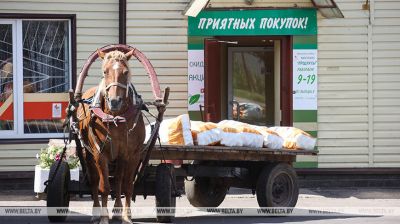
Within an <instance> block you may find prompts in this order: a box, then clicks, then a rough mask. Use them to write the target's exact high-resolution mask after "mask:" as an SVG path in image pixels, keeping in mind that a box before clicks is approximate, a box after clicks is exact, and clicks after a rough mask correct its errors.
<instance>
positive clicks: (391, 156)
mask: <svg viewBox="0 0 400 224" xmlns="http://www.w3.org/2000/svg"><path fill="white" fill-rule="evenodd" d="M374 6H375V7H374V8H375V10H374V14H373V26H372V34H373V36H372V49H373V60H372V65H373V81H374V82H373V123H374V126H373V138H374V142H373V143H374V156H373V165H374V166H375V167H391V166H395V167H399V166H400V1H395V0H392V1H390V0H379V1H377V0H375V5H374Z"/></svg>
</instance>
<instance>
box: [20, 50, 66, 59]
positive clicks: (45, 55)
mask: <svg viewBox="0 0 400 224" xmlns="http://www.w3.org/2000/svg"><path fill="white" fill-rule="evenodd" d="M23 50H24V51H30V52H32V53H34V54H39V55H42V56H44V57H47V58H51V59H54V60H57V61H60V62H64V60H61V59H58V58H55V57H52V56H49V55H47V54H42V53H40V52H36V51H32V50H30V49H28V48H24V49H23Z"/></svg>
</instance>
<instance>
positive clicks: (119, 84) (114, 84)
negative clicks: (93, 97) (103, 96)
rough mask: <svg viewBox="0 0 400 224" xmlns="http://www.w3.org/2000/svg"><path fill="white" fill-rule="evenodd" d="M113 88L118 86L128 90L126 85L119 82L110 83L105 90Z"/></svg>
mask: <svg viewBox="0 0 400 224" xmlns="http://www.w3.org/2000/svg"><path fill="white" fill-rule="evenodd" d="M112 86H118V87H121V88H123V89H126V88H127V85H124V84H122V83H119V82H112V83H110V84H108V85H107V86H106V88H105V90H108V89H109V88H111V87H112Z"/></svg>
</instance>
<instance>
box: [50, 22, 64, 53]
mask: <svg viewBox="0 0 400 224" xmlns="http://www.w3.org/2000/svg"><path fill="white" fill-rule="evenodd" d="M60 23H61V22H58V25H57V29H56V32H55V34H54V36H53V40H52V41H51V45H50V50H49V54H48V55H47V56H48V57H51V56H50V54H51V50H52V49H53V44H54V40H55V39H56V36H57V33H58V29H59V28H60ZM57 60H60V59H58V58H57Z"/></svg>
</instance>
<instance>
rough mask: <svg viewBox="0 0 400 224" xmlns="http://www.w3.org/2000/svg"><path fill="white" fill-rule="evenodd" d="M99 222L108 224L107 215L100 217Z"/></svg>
mask: <svg viewBox="0 0 400 224" xmlns="http://www.w3.org/2000/svg"><path fill="white" fill-rule="evenodd" d="M99 224H108V217H105V216H103V217H101V219H100V223H99Z"/></svg>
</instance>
